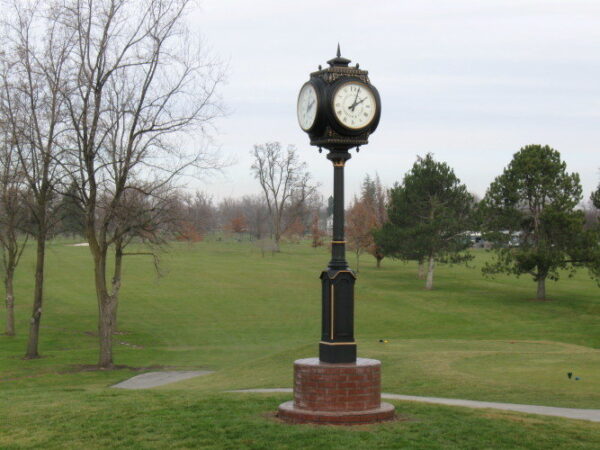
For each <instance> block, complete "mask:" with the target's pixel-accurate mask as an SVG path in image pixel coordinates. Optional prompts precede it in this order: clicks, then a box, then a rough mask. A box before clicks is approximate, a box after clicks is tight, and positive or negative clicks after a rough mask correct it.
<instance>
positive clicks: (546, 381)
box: [0, 241, 600, 448]
mask: <svg viewBox="0 0 600 450" xmlns="http://www.w3.org/2000/svg"><path fill="white" fill-rule="evenodd" d="M65 244H66V242H65V241H55V242H53V243H52V244H51V246H50V248H49V251H48V269H47V273H46V280H47V284H46V301H45V308H44V315H43V318H42V330H41V346H40V351H41V353H42V354H43V355H44V357H43V358H41V359H39V360H35V361H23V360H22V359H21V356H22V355H23V353H24V349H25V342H26V334H27V316H28V313H29V309H30V307H31V298H32V288H33V285H32V283H33V279H32V273H33V269H34V267H33V264H34V261H33V252H32V251H31V250H32V249H31V248H30V249H29V251H28V252H26V254H25V255H24V258H23V261H22V263H21V266H20V268H19V270H18V274H17V280H16V285H17V298H16V302H17V332H18V333H19V334H18V336H17V337H16V338H8V337H6V336H0V405H1V408H0V448H23V447H45V448H58V447H60V448H95V447H104V448H107V447H108V448H115V447H155V448H165V447H170V446H171V447H211V446H212V447H215V448H267V447H273V448H402V447H405V448H599V447H600V424H597V423H590V422H584V421H575V420H567V419H557V418H550V417H543V416H527V415H523V414H518V413H507V412H499V411H492V410H469V409H466V408H451V407H443V406H435V405H422V404H416V403H410V402H394V403H395V404H396V406H397V408H398V410H399V412H400V413H401V414H402V415H404V416H405V417H406V418H407V419H408V420H405V421H399V422H395V423H392V424H386V425H377V426H368V427H365V426H363V427H350V428H336V427H314V426H289V425H285V424H282V423H279V422H277V421H276V420H275V419H274V418H273V417H272V413H273V411H275V410H276V407H277V405H278V404H279V403H281V402H282V401H284V400H288V399H289V398H290V396H289V395H242V394H231V393H225V392H224V391H226V390H230V389H242V388H253V387H291V381H292V379H291V378H292V362H293V361H294V359H297V358H301V357H310V356H316V354H317V342H318V339H319V334H320V317H319V314H320V289H319V279H318V276H319V271H320V269H321V268H323V267H324V266H325V265H326V263H327V261H328V255H327V250H326V249H312V248H310V247H309V246H308V245H307V244H306V243H303V244H289V245H286V246H284V247H283V252H282V253H281V254H278V255H276V256H270V255H268V256H265V257H264V258H263V257H261V254H260V251H258V250H257V249H255V248H254V247H253V246H252V244H249V243H238V242H235V241H220V242H203V243H199V244H194V245H193V246H189V245H187V244H173V246H172V247H171V248H170V249H169V251H168V253H166V254H165V255H163V257H162V272H163V274H162V276H161V277H157V276H156V274H155V273H154V269H153V264H152V261H151V260H149V259H146V258H145V257H143V256H132V257H130V259H128V260H126V266H125V274H124V285H123V289H122V296H121V304H120V307H119V329H120V330H121V332H122V334H119V335H117V336H115V363H117V364H123V365H127V366H130V367H137V368H141V367H145V368H147V367H152V366H167V367H175V368H181V369H190V368H202V369H209V370H214V371H215V373H213V374H212V375H208V376H206V377H200V378H195V379H191V380H187V381H183V382H180V383H176V384H173V385H169V386H165V387H161V388H156V389H152V390H147V391H121V390H111V389H107V386H110V385H111V384H114V383H116V382H118V381H121V380H124V379H126V378H129V377H131V376H133V375H135V374H136V372H135V371H133V370H129V369H122V370H114V371H86V370H83V369H84V368H85V367H83V365H91V364H94V363H96V361H97V337H96V336H95V331H96V319H97V305H96V300H95V295H94V287H93V281H92V271H91V264H90V263H91V261H90V255H89V250H88V249H87V248H85V247H70V246H66V245H65ZM487 257H488V255H487V254H486V253H485V252H483V251H478V252H477V258H476V259H475V261H474V262H473V263H472V266H473V267H472V268H466V267H462V266H453V267H448V266H441V267H439V269H438V270H437V273H436V279H435V284H436V289H435V290H434V291H431V292H427V291H425V290H423V288H422V286H423V282H422V281H421V280H418V279H417V278H416V265H413V264H405V263H401V262H396V261H390V260H384V261H383V267H382V268H381V269H376V268H375V264H374V260H372V259H371V257H368V256H365V257H363V258H362V260H361V271H360V273H359V274H358V277H359V278H358V281H357V284H356V326H355V328H356V337H357V341H358V344H359V347H358V349H359V356H362V357H368V358H376V359H380V360H381V361H382V363H383V390H384V391H385V392H392V393H399V394H409V395H425V396H439V397H451V398H465V399H471V400H487V401H501V402H514V403H527V404H540V405H548V406H564V407H579V408H600V350H599V349H600V288H598V286H597V285H596V284H595V283H594V282H592V281H590V280H589V279H588V278H587V274H586V273H585V271H581V272H579V273H578V274H577V275H576V276H575V277H574V278H571V279H569V278H566V277H565V278H564V279H562V280H561V281H559V282H558V283H553V282H549V283H548V286H547V292H548V296H549V298H550V299H551V300H550V301H547V302H538V301H534V300H532V298H533V297H534V296H535V284H534V283H533V282H532V281H531V280H530V279H528V278H521V279H516V278H508V277H504V276H500V277H497V278H495V279H492V280H490V279H485V278H483V277H482V276H481V272H480V266H481V264H482V262H483V261H484V260H485V258H487ZM350 261H351V265H355V264H354V261H353V260H352V258H350ZM0 320H2V321H3V322H4V320H5V318H4V310H2V312H1V313H0ZM380 339H387V340H388V341H389V342H388V343H387V344H383V343H380V342H379V340H380ZM567 372H573V373H574V375H575V376H578V377H579V378H580V380H579V381H575V380H574V379H572V380H569V379H568V378H567V375H566V374H567Z"/></svg>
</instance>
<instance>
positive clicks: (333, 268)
mask: <svg viewBox="0 0 600 450" xmlns="http://www.w3.org/2000/svg"><path fill="white" fill-rule="evenodd" d="M328 64H329V67H327V68H326V69H321V67H320V66H319V70H318V71H316V72H313V73H311V74H310V79H309V80H308V81H307V82H306V83H304V85H303V86H302V88H301V89H300V94H299V95H298V105H297V113H298V122H299V124H300V128H302V130H304V131H305V132H306V133H308V135H309V137H310V143H311V145H314V146H317V147H319V151H320V150H321V148H325V149H327V150H329V154H328V155H327V158H328V159H329V160H330V161H331V162H332V163H333V167H334V171H333V240H332V242H331V261H330V262H329V265H328V267H327V269H326V270H324V271H323V272H322V273H321V282H322V314H321V317H322V326H321V341H320V343H319V359H320V360H321V361H322V362H327V363H349V362H355V361H356V342H355V341H354V282H355V278H356V277H355V275H354V272H353V271H352V270H350V268H349V267H348V263H347V262H346V247H345V244H346V241H345V239H344V166H345V163H346V161H348V160H349V159H350V157H351V156H350V153H349V150H350V149H351V148H353V147H357V150H358V147H359V146H361V145H365V144H367V143H368V138H369V135H370V134H371V133H373V132H374V131H375V129H376V128H377V125H378V123H379V117H380V115H381V100H380V98H379V93H378V92H377V89H375V87H374V86H373V85H372V84H371V82H370V81H369V77H368V72H367V71H366V70H361V69H360V68H359V65H358V64H357V65H356V66H355V67H350V66H349V64H350V60H349V59H346V58H343V57H342V56H341V54H340V48H339V45H338V51H337V56H336V57H335V58H333V59H331V60H330V61H328Z"/></svg>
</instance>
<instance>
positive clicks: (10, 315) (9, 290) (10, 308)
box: [4, 270, 15, 336]
mask: <svg viewBox="0 0 600 450" xmlns="http://www.w3.org/2000/svg"><path fill="white" fill-rule="evenodd" d="M13 277H14V274H13V272H12V271H11V270H7V271H6V277H5V278H4V287H5V289H6V335H7V336H14V335H15V293H14V286H13Z"/></svg>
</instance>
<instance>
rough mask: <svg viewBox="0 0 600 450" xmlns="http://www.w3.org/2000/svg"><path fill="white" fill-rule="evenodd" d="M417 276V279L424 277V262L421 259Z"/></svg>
mask: <svg viewBox="0 0 600 450" xmlns="http://www.w3.org/2000/svg"><path fill="white" fill-rule="evenodd" d="M417 276H418V277H419V280H424V279H425V262H424V261H423V260H422V259H420V260H419V272H418V275H417Z"/></svg>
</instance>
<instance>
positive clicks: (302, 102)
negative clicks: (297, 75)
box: [297, 83, 318, 131]
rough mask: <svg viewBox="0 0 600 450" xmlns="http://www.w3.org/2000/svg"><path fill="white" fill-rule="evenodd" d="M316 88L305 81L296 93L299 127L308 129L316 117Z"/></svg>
mask: <svg viewBox="0 0 600 450" xmlns="http://www.w3.org/2000/svg"><path fill="white" fill-rule="evenodd" d="M317 100H318V98H317V90H316V89H315V87H314V86H313V85H312V84H311V83H305V84H304V86H302V88H301V89H300V94H299V95H298V106H297V108H298V111H297V112H298V123H299V124H300V128H302V129H303V130H304V131H308V130H309V129H310V128H311V127H312V126H313V125H314V123H315V119H316V117H317Z"/></svg>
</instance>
